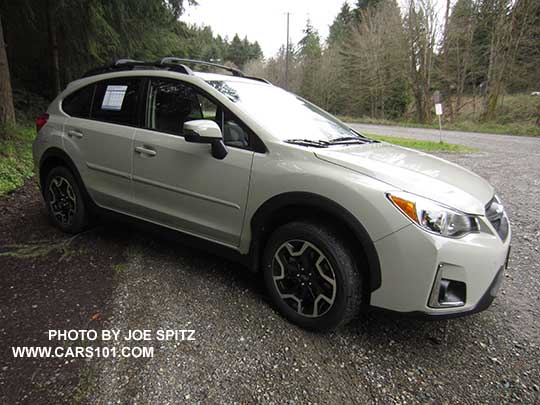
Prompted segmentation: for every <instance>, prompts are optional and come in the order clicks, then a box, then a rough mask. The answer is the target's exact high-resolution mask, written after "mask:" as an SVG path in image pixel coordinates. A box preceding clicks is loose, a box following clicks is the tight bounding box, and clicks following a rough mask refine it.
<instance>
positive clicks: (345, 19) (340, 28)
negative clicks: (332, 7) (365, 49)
mask: <svg viewBox="0 0 540 405" xmlns="http://www.w3.org/2000/svg"><path fill="white" fill-rule="evenodd" d="M352 19H353V14H352V11H351V7H350V6H349V3H347V2H344V3H343V5H342V6H341V9H340V10H339V13H338V15H337V16H336V18H335V19H334V21H333V22H332V25H330V32H329V33H328V40H327V42H328V45H329V46H335V45H339V44H342V43H343V42H344V41H345V39H346V38H347V36H348V35H349V32H350V29H351V21H352Z"/></svg>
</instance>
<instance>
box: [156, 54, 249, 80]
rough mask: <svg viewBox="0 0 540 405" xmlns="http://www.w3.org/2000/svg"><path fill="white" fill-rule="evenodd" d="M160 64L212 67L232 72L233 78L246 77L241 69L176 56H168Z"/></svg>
mask: <svg viewBox="0 0 540 405" xmlns="http://www.w3.org/2000/svg"><path fill="white" fill-rule="evenodd" d="M160 62H161V64H170V63H171V62H173V63H187V64H192V65H203V66H211V67H215V68H218V69H223V70H227V71H228V72H231V73H232V74H233V76H238V77H245V75H244V72H242V71H241V70H239V69H235V68H233V67H230V66H225V65H219V64H217V63H213V62H205V61H203V60H196V59H184V58H176V57H174V56H168V57H166V58H163V59H161V61H160Z"/></svg>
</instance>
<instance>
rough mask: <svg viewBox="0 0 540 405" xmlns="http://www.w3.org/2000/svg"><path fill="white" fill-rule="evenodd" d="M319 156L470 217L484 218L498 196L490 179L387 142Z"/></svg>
mask: <svg viewBox="0 0 540 405" xmlns="http://www.w3.org/2000/svg"><path fill="white" fill-rule="evenodd" d="M315 155H316V156H317V157H318V158H319V159H321V160H324V161H326V162H329V163H333V164H336V165H339V166H342V167H345V168H348V169H350V170H354V171H356V172H358V173H361V174H364V175H367V176H370V177H373V178H376V179H378V180H380V181H383V182H385V183H387V184H389V185H390V186H392V187H394V188H397V189H400V190H403V191H407V192H409V193H413V194H416V195H419V196H422V197H425V198H429V199H431V200H434V201H437V202H440V203H443V204H445V205H447V206H450V207H453V208H456V209H458V210H460V211H463V212H465V213H469V214H476V215H484V214H485V204H487V202H488V201H489V200H490V199H491V198H492V197H493V194H494V190H493V187H492V186H491V185H490V184H489V183H488V182H487V181H486V180H484V179H483V178H481V177H480V176H478V175H476V174H474V173H472V172H471V171H469V170H467V169H464V168H463V167H460V166H458V165H456V164H454V163H451V162H447V161H446V160H444V159H440V158H437V157H435V156H432V155H429V154H427V153H422V152H418V151H415V150H412V149H408V148H403V147H399V146H394V145H390V144H387V143H384V142H382V143H373V144H364V145H349V146H344V147H339V148H328V149H321V150H318V151H317V152H316V153H315ZM390 190H391V188H389V191H390Z"/></svg>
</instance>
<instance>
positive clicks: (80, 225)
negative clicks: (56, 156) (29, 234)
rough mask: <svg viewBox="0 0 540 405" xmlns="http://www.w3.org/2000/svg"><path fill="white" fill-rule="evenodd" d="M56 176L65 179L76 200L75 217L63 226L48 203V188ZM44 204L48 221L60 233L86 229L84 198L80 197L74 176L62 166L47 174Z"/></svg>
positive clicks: (79, 189)
mask: <svg viewBox="0 0 540 405" xmlns="http://www.w3.org/2000/svg"><path fill="white" fill-rule="evenodd" d="M56 176H61V177H63V178H65V179H66V180H67V181H68V182H69V184H70V186H71V188H72V189H73V192H74V194H75V198H76V206H75V215H74V216H73V220H72V222H71V224H63V223H61V222H59V221H58V220H57V219H56V217H55V216H54V214H53V213H52V211H51V207H50V204H49V201H50V191H49V186H50V183H51V181H52V179H53V178H54V177H56ZM45 203H46V205H47V212H48V213H49V219H50V220H51V222H52V223H53V224H54V225H55V226H56V227H58V228H60V229H61V230H62V231H64V232H68V233H78V232H81V231H82V230H83V229H84V228H85V227H86V225H87V223H88V218H87V210H86V204H85V201H84V197H83V195H82V192H81V188H80V186H79V183H78V182H77V180H76V179H75V176H73V174H72V173H71V171H70V170H69V169H67V168H65V167H63V166H59V167H55V168H54V169H52V170H51V171H50V172H49V174H48V175H47V179H46V181H45Z"/></svg>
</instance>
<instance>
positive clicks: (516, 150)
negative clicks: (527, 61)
mask: <svg viewBox="0 0 540 405" xmlns="http://www.w3.org/2000/svg"><path fill="white" fill-rule="evenodd" d="M354 126H355V127H357V128H358V129H360V130H361V131H364V132H369V133H378V134H384V135H393V136H405V137H414V138H417V139H434V140H438V132H437V131H434V130H424V129H421V130H420V129H419V130H416V129H412V128H405V129H404V128H398V129H396V128H392V127H377V126H371V125H370V126H367V125H354ZM444 138H445V141H447V142H455V143H460V144H463V145H468V146H472V147H474V148H477V149H479V150H480V152H478V153H474V154H444V155H440V156H442V157H444V158H447V159H449V160H451V161H454V162H457V163H459V164H461V165H463V166H465V167H468V168H470V169H472V170H473V171H475V172H476V173H478V174H480V175H482V176H483V177H485V178H486V179H488V180H489V181H490V182H491V183H492V184H493V185H494V186H495V187H496V188H497V190H498V192H499V194H500V195H501V197H502V199H503V202H504V203H505V205H506V208H507V210H508V212H509V215H510V219H511V222H512V224H513V232H514V236H513V254H512V257H511V261H510V268H509V269H508V271H507V274H506V278H505V280H504V283H503V286H502V288H501V290H500V292H499V297H498V298H497V299H496V301H495V302H494V304H493V305H492V306H491V307H490V308H489V309H488V310H487V311H485V312H483V313H480V314H477V315H474V316H470V317H467V318H461V319H455V320H450V321H419V320H411V319H405V318H402V317H396V316H389V315H383V314H379V313H372V314H367V315H362V316H361V317H360V318H359V319H358V320H357V321H355V322H353V323H352V324H351V325H349V326H347V327H346V328H344V329H342V330H340V331H338V332H336V333H332V334H315V333H309V332H306V331H304V330H301V329H299V328H297V327H295V326H293V325H290V324H289V323H287V322H286V321H285V320H283V319H282V318H281V317H280V316H279V315H278V314H277V313H276V312H275V311H274V310H273V309H272V308H271V307H270V306H269V303H268V299H267V297H266V295H265V293H264V290H263V288H262V283H261V282H260V280H259V279H258V278H257V277H256V276H254V275H252V274H250V273H248V272H246V271H244V270H243V269H241V268H239V267H238V266H237V265H236V264H234V263H231V262H227V261H224V260H222V259H220V258H218V257H214V256H212V255H210V254H208V253H204V252H200V251H196V250H193V249H191V248H187V247H184V246H179V245H178V244H176V243H173V242H171V241H165V240H162V239H159V238H156V237H155V236H153V235H150V234H147V233H145V232H142V231H132V232H126V233H125V235H124V236H125V239H124V240H123V242H122V243H123V245H122V246H125V249H124V250H123V253H122V256H121V257H122V258H123V259H122V263H121V265H116V268H117V269H119V271H117V275H116V277H115V278H114V280H115V281H114V283H113V284H111V285H113V286H114V288H113V291H112V293H111V294H110V298H109V301H108V303H107V305H106V307H107V308H110V309H107V310H106V311H104V313H103V320H102V321H101V322H102V324H101V325H100V327H101V328H107V329H111V328H117V329H121V330H124V331H125V330H127V329H151V330H153V331H155V330H158V329H193V330H195V335H194V337H195V341H183V342H178V341H167V342H157V341H152V342H144V343H133V345H135V346H137V345H139V346H140V345H145V346H153V347H154V349H155V353H154V357H152V358H147V359H143V358H139V359H133V358H116V359H110V358H109V359H99V360H97V359H93V360H90V361H84V362H83V363H82V364H81V369H82V370H87V372H85V373H82V374H81V375H83V376H90V377H89V378H87V381H86V384H87V386H86V387H84V389H83V390H81V389H80V387H79V389H78V391H77V392H78V396H77V399H78V400H80V401H81V402H88V403H128V402H129V403H268V404H270V403H275V404H278V403H279V404H282V403H289V404H307V403H320V404H334V403H335V404H342V403H362V404H364V403H376V402H380V403H410V402H422V403H426V402H435V403H456V402H464V403H477V402H482V403H507V402H523V403H531V404H532V403H538V402H540V392H539V391H540V388H539V386H540V305H539V304H540V302H539V300H540V277H539V274H540V264H539V263H540V251H539V242H538V241H539V239H540V198H539V197H540V178H539V174H540V138H538V139H534V138H525V137H523V138H522V137H511V136H499V135H480V134H466V133H459V132H451V133H447V134H445V135H444ZM100 232H101V233H102V234H103V231H100ZM86 238H91V236H85V235H83V236H81V237H80V239H79V241H78V243H79V244H83V243H84V241H85V240H86ZM93 238H94V239H95V238H96V237H95V236H94V237H93ZM117 239H118V236H115V239H114V240H113V241H111V245H115V246H116V245H118V242H117ZM101 248H103V247H101ZM81 251H84V249H82V248H81ZM104 253H105V252H104ZM125 344H126V343H120V342H117V343H115V344H114V345H116V346H121V345H125ZM0 380H1V379H0ZM63 389H65V390H66V391H69V390H68V388H63ZM81 392H82V394H83V395H81ZM63 397H64V396H62V398H63ZM65 397H67V398H73V396H72V395H71V394H69V393H68V394H66V395H65ZM9 399H12V401H10V402H17V400H19V399H20V398H9Z"/></svg>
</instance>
